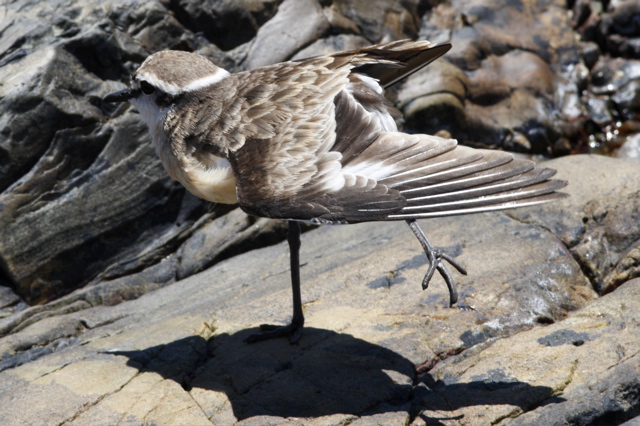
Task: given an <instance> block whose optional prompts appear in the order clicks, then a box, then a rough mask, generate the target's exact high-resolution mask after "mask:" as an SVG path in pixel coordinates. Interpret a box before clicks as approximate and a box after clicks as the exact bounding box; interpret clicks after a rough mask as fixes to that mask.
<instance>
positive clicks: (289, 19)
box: [245, 0, 329, 69]
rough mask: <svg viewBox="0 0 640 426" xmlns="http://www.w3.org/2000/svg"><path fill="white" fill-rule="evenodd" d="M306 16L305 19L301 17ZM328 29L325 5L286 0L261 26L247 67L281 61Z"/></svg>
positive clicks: (256, 66)
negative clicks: (324, 10)
mask: <svg viewBox="0 0 640 426" xmlns="http://www.w3.org/2000/svg"><path fill="white" fill-rule="evenodd" d="M301 16H304V17H305V19H299V18H300V17H301ZM327 30H329V21H328V20H327V18H326V16H325V14H324V12H323V10H322V6H321V5H320V4H319V3H318V2H317V1H315V0H284V1H283V2H282V4H281V5H280V7H279V8H278V12H277V13H276V15H275V16H274V17H273V18H272V19H271V20H269V21H268V22H267V23H265V24H264V25H263V26H262V27H260V29H259V30H258V34H257V35H256V38H255V40H254V41H253V43H252V44H251V48H250V49H249V52H248V58H247V62H246V64H245V65H246V68H247V69H254V68H258V67H261V66H265V65H270V64H274V63H276V62H282V61H285V60H287V59H289V58H291V57H292V56H293V55H294V54H295V53H296V52H297V51H298V50H300V49H301V48H303V47H304V46H306V45H308V44H310V43H312V42H313V41H315V40H317V39H318V38H320V37H322V36H323V35H324V34H325V32H326V31H327Z"/></svg>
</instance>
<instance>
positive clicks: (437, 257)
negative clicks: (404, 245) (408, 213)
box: [407, 219, 467, 306]
mask: <svg viewBox="0 0 640 426" xmlns="http://www.w3.org/2000/svg"><path fill="white" fill-rule="evenodd" d="M407 224H408V225H409V227H410V228H411V230H412V231H413V234H414V235H415V236H416V238H417V239H418V241H420V245H421V246H422V249H423V250H424V253H425V254H426V255H427V259H428V260H429V270H427V273H426V274H425V276H424V279H423V280H422V289H423V290H426V289H427V287H429V281H431V278H432V277H433V274H435V272H436V270H437V271H438V273H439V274H440V276H442V278H443V279H444V282H445V283H446V284H447V288H448V289H449V306H453V305H454V304H455V303H456V302H457V301H458V291H457V290H456V285H455V282H454V281H453V277H452V276H451V272H449V270H448V269H447V267H446V266H445V264H444V262H443V261H447V262H448V263H449V264H450V265H451V266H453V267H454V268H456V270H457V271H458V272H460V273H461V274H462V275H467V270H466V269H464V268H463V267H462V266H461V265H460V264H459V263H458V262H456V260H455V259H454V258H452V257H451V256H449V255H448V254H446V253H444V252H443V251H442V250H440V249H437V248H435V247H434V246H432V245H431V243H430V242H429V240H428V239H427V237H426V236H425V235H424V232H422V229H420V227H419V226H418V223H417V222H416V221H415V220H414V219H409V220H407Z"/></svg>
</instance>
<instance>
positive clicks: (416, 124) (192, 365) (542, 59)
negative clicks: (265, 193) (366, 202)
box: [0, 0, 640, 425]
mask: <svg viewBox="0 0 640 426" xmlns="http://www.w3.org/2000/svg"><path fill="white" fill-rule="evenodd" d="M638 19H640V9H639V8H638V6H637V2H634V1H632V0H615V1H610V2H600V1H587V0H584V1H583V0H577V1H572V2H568V4H567V2H562V1H559V0H549V1H545V2H533V1H519V2H499V1H497V0H473V1H459V0H450V1H444V0H443V1H431V2H423V1H418V0H403V1H401V2H395V1H394V2H392V1H388V0H375V1H371V0H366V1H364V0H363V1H361V0H345V1H339V2H338V1H325V0H322V1H315V0H304V1H303V0H243V1H240V2H234V1H226V0H225V1H205V2H202V1H197V2H196V1H192V0H161V1H160V0H158V1H148V2H140V1H138V0H115V1H112V2H109V3H104V2H88V1H86V0H52V1H47V2H35V1H33V0H16V1H13V2H10V3H7V4H6V5H3V6H2V8H0V191H1V192H0V229H1V231H0V232H1V238H0V336H1V337H0V370H1V372H0V415H2V419H3V421H2V423H3V424H4V423H7V424H43V423H47V424H66V423H74V424H84V423H86V424H118V423H130V424H143V423H156V424H223V425H226V424H233V423H236V422H239V423H241V424H260V425H262V424H286V423H291V424H354V425H357V424H407V423H412V424H424V423H428V424H473V425H475V424H509V423H516V424H558V423H559V424H564V423H576V424H589V425H590V424H594V425H595V424H602V423H606V424H619V423H622V422H623V421H626V420H627V419H631V418H632V417H634V416H638V415H639V414H640V413H639V411H638V410H639V409H640V408H639V407H640V403H639V402H638V394H639V393H640V390H639V388H638V385H637V384H638V383H639V382H640V380H638V363H637V353H638V350H637V342H636V341H637V340H638V339H637V338H636V339H635V340H634V339H633V336H634V333H635V336H638V330H637V327H638V318H637V312H638V309H637V308H638V307H637V306H635V304H637V300H638V297H637V296H638V286H639V285H640V284H638V280H637V279H636V280H634V278H636V277H638V276H640V266H639V265H640V176H638V175H639V174H640V168H639V167H638V163H637V161H636V162H628V161H623V160H618V159H610V158H604V157H597V156H576V157H571V158H563V159H559V160H555V161H553V162H552V167H556V168H558V169H559V175H560V176H561V177H562V178H564V179H567V180H568V181H569V182H570V186H569V187H568V189H567V191H568V192H569V193H570V194H571V198H569V199H568V200H565V201H564V202H562V203H556V204H552V205H548V206H543V207H540V208H531V209H524V210H516V211H510V212H506V213H499V214H486V215H478V216H470V217H461V218H452V219H444V220H432V221H426V222H424V224H423V226H424V228H425V231H426V232H427V235H428V236H429V237H430V239H431V240H432V241H434V242H435V243H436V244H438V245H439V246H442V247H444V248H445V250H447V251H448V252H449V253H451V254H452V255H454V256H456V257H457V259H458V260H459V261H460V262H461V263H463V264H464V265H465V266H466V267H467V269H468V270H469V276H467V277H462V276H459V275H457V276H456V280H457V282H458V286H459V290H460V296H461V301H460V303H459V304H458V305H457V306H456V307H455V308H453V309H450V308H448V307H447V293H446V289H445V287H444V284H443V282H442V281H441V280H440V279H439V278H438V279H437V280H434V281H433V283H432V285H431V287H430V288H429V289H428V290H427V292H424V293H423V292H421V291H420V290H419V283H420V282H421V279H422V274H424V272H425V269H426V266H425V265H424V262H425V259H424V255H423V253H422V252H421V250H420V248H419V245H418V244H417V242H416V241H415V240H414V239H413V237H412V236H411V233H410V232H408V229H406V226H405V225H404V224H402V223H392V224H368V225H359V226H352V227H343V228H338V229H336V228H320V229H317V230H311V231H310V232H308V233H307V234H306V235H304V237H303V253H302V255H303V261H304V262H306V263H305V265H304V266H303V268H302V273H303V297H304V302H305V312H306V315H307V324H308V325H309V328H308V329H307V330H306V333H305V336H304V338H303V340H302V342H301V344H300V345H299V346H294V347H291V346H289V345H288V344H287V343H286V342H285V341H273V342H264V343H260V344H257V345H246V344H244V343H243V339H244V338H245V337H246V336H247V335H248V334H250V333H252V332H255V330H256V326H257V325H258V324H260V323H262V322H265V321H270V320H276V321H278V322H285V321H286V320H287V319H288V315H289V312H290V290H289V273H288V266H287V265H288V260H287V253H288V250H287V248H286V246H285V245H282V244H279V245H274V244H276V243H278V242H279V241H281V240H282V239H283V238H284V235H285V232H284V227H283V224H282V223H279V222H272V221H267V220H264V219H255V218H251V217H248V216H246V215H245V214H244V213H242V212H241V211H239V210H231V209H229V208H223V207H221V206H213V205H210V204H208V203H204V202H202V201H201V200H198V199H196V198H194V197H192V196H190V195H189V194H186V193H185V192H184V190H183V189H182V188H181V187H180V186H179V185H177V184H175V183H174V182H171V181H170V179H168V178H167V176H166V174H165V173H164V171H163V170H162V168H161V166H160V164H159V162H158V160H157V158H156V157H155V154H154V153H153V151H152V149H151V147H150V145H149V143H148V136H147V132H146V129H145V128H144V127H143V126H142V125H141V124H140V121H139V119H138V117H137V113H136V112H135V110H133V109H131V108H129V107H127V106H114V105H111V104H109V105H107V104H103V103H102V101H101V99H102V97H103V96H104V95H105V94H107V93H110V92H112V91H114V90H116V89H118V88H121V87H122V84H123V82H126V81H127V80H128V78H129V73H130V72H131V71H132V70H134V69H135V68H136V67H137V66H138V65H139V64H140V63H141V62H142V61H143V60H144V58H145V57H146V56H147V55H148V54H150V53H152V52H155V51H158V50H161V49H184V50H191V51H197V52H199V53H201V54H204V55H206V56H208V57H210V58H211V59H212V60H213V61H214V62H216V63H217V64H219V65H220V66H223V67H225V68H227V69H229V70H230V71H238V70H243V69H249V68H254V67H256V66H260V65H264V64H269V63H273V62H278V61H282V60H288V59H298V58H302V57H305V56H311V55H317V54H323V53H328V52H331V51H335V50H341V49H350V48H357V47H361V46H364V45H368V44H371V43H376V42H383V41H389V40H394V39H400V38H417V37H420V38H428V39H430V40H432V41H436V42H451V43H452V44H453V46H454V48H453V50H452V51H451V52H450V53H449V54H447V55H446V56H445V57H444V58H442V59H440V60H438V61H436V62H435V63H434V64H432V65H430V66H429V67H427V68H426V69H424V70H423V71H421V72H420V73H417V74H415V75H414V76H412V77H411V78H410V79H408V80H407V81H406V82H404V83H402V84H401V85H399V86H397V87H394V88H392V90H390V91H389V96H390V97H391V98H392V99H395V100H396V102H397V104H398V106H399V107H400V108H402V109H403V111H404V112H405V114H406V116H407V120H406V123H405V126H406V128H407V129H408V130H409V131H424V132H431V133H433V132H436V131H442V132H445V133H449V134H451V135H452V136H453V137H456V138H458V139H459V140H460V142H461V143H465V144H471V145H482V146H490V147H502V148H505V149H510V150H515V151H521V152H526V153H530V154H531V153H546V154H564V153H569V152H573V153H576V152H585V151H589V150H596V151H598V152H605V153H610V152H614V151H616V150H617V153H616V155H617V156H618V157H622V158H634V157H637V155H636V151H637V149H636V148H635V146H636V145H637V140H638V135H639V134H640V124H638V123H639V121H638V114H639V113H640V96H638V94H639V93H640V91H639V88H640V56H639V54H638V52H639V50H638V46H640V43H639V42H638V40H640V37H639V33H638V31H637V22H638ZM523 28H526V29H527V31H522V29H523ZM623 142H626V143H624V144H623ZM620 146H622V148H620V149H619V150H618V147H620ZM267 246H268V247H267ZM261 247H263V248H261ZM260 248H261V249H260ZM250 250H253V251H250ZM248 251H250V252H249V253H246V254H241V253H243V252H248ZM603 295H604V296H603ZM600 296H603V297H600ZM634 303H635V304H634ZM29 304H31V305H33V306H29ZM594 354H595V355H594Z"/></svg>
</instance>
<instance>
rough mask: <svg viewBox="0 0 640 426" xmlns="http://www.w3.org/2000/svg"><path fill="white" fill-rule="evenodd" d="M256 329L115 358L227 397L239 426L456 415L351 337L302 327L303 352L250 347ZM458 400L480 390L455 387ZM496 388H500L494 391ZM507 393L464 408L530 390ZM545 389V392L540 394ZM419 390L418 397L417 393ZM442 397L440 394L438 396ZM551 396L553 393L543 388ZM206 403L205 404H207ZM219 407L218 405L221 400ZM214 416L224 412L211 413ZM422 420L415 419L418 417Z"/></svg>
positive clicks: (274, 344)
mask: <svg viewBox="0 0 640 426" xmlns="http://www.w3.org/2000/svg"><path fill="white" fill-rule="evenodd" d="M255 332H256V330H255V329H252V330H242V331H240V332H238V333H234V334H232V335H229V334H221V335H216V336H214V337H212V338H211V339H209V340H208V341H207V340H205V339H204V338H202V337H200V336H191V337H187V338H184V339H180V340H176V341H174V342H171V343H168V344H165V345H159V346H154V347H151V348H148V349H145V350H141V351H110V352H109V353H110V354H113V355H121V356H126V357H128V358H129V361H128V363H127V365H129V366H132V367H135V368H137V369H139V370H140V371H141V372H155V373H158V374H160V375H161V376H162V377H164V378H166V379H171V380H174V381H176V382H177V383H179V384H180V385H181V386H182V387H183V388H184V389H185V390H189V391H190V390H192V389H196V388H200V389H205V390H213V391H218V392H224V393H225V394H226V396H227V397H228V399H229V401H230V403H231V406H232V409H233V414H234V416H235V417H236V418H237V419H238V420H244V419H247V418H250V417H254V416H265V415H267V416H277V417H308V418H315V417H322V416H328V415H332V414H353V415H358V416H362V415H367V414H377V413H384V412H395V411H404V412H407V411H409V410H410V408H409V407H410V403H412V402H417V405H418V406H423V405H424V404H425V403H427V402H429V401H430V400H431V402H432V403H433V404H434V406H433V407H424V408H429V409H438V410H444V409H446V410H451V409H452V408H455V407H451V406H450V405H449V403H448V402H446V401H444V402H443V401H441V400H440V399H438V398H436V399H430V398H429V397H428V396H429V395H428V394H425V393H424V392H427V393H429V392H431V391H430V390H429V389H427V388H426V386H425V385H424V383H423V384H422V385H419V386H418V387H417V388H414V377H415V376H416V373H415V368H414V365H413V363H411V361H409V360H408V359H406V358H405V357H403V356H402V355H400V354H398V353H396V352H394V351H391V350H389V349H386V348H384V347H381V346H378V345H375V344H372V343H369V342H366V341H364V340H361V339H357V338H355V337H353V336H351V335H348V334H340V333H335V332H332V331H328V330H321V329H314V328H305V332H304V336H303V338H302V340H301V342H300V344H299V345H294V346H292V345H290V344H289V342H288V341H287V340H286V339H275V340H271V341H265V342H258V343H254V344H247V343H245V342H244V339H245V338H246V337H247V336H249V335H250V334H252V333H255ZM452 386H453V388H456V391H455V393H459V392H460V391H462V393H465V392H466V391H465V388H467V387H469V388H473V387H474V386H475V385H474V384H473V383H470V384H455V385H452ZM494 386H495V384H494ZM503 387H504V388H505V389H506V390H507V391H506V392H500V393H498V394H494V393H492V395H493V396H494V397H496V398H495V399H493V400H492V399H491V398H484V399H482V398H481V399H482V401H481V402H478V400H477V399H476V400H469V401H466V402H464V404H466V405H475V404H479V403H483V404H513V402H512V401H513V398H512V397H511V395H512V394H511V393H510V392H509V388H510V387H514V388H516V387H517V388H519V389H527V388H529V389H530V390H531V389H533V388H535V387H532V386H529V385H527V384H526V383H520V382H516V383H513V382H511V383H505V384H504V385H503ZM538 388H540V387H538ZM416 391H417V393H416ZM441 391H442V390H439V391H438V392H437V393H441ZM538 391H539V392H542V393H544V392H545V391H546V394H547V395H550V394H551V389H548V388H544V389H538ZM205 398H206V397H205ZM217 401H218V403H219V399H218V400H217ZM198 402H199V403H200V405H201V406H202V405H203V402H204V405H205V406H203V407H202V408H203V409H204V410H205V412H207V413H211V415H213V414H214V413H215V412H216V411H217V410H218V409H219V408H216V407H213V399H212V406H210V407H207V406H206V405H207V404H206V401H202V400H199V401H198ZM416 414H417V413H416Z"/></svg>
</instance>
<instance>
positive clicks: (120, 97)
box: [102, 87, 139, 102]
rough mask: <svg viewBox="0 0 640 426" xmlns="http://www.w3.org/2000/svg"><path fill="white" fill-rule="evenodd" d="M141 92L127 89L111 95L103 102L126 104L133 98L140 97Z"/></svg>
mask: <svg viewBox="0 0 640 426" xmlns="http://www.w3.org/2000/svg"><path fill="white" fill-rule="evenodd" d="M138 92H139V90H136V89H133V88H131V87H127V88H126V89H123V90H120V91H118V92H114V93H111V94H109V95H107V96H105V97H104V99H103V100H102V101H103V102H126V101H128V100H129V99H131V98H135V97H136V96H138Z"/></svg>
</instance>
